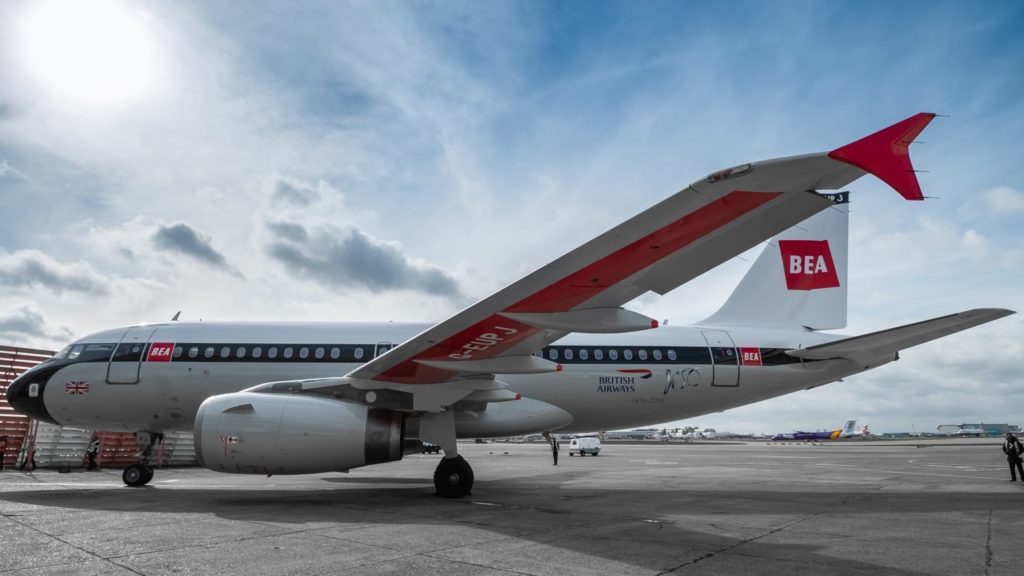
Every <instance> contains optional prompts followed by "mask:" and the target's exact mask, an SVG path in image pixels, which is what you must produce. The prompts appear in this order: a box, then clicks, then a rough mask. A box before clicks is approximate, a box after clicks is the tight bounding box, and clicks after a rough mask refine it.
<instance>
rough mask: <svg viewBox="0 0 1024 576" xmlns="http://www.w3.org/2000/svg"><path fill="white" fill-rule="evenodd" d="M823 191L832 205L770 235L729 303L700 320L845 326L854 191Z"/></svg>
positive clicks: (821, 327)
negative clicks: (836, 192)
mask: <svg viewBox="0 0 1024 576" xmlns="http://www.w3.org/2000/svg"><path fill="white" fill-rule="evenodd" d="M823 196H827V197H829V198H830V199H831V200H832V202H833V205H832V207H831V208H829V209H827V210H823V211H822V212H819V213H818V214H815V215H814V216H811V217H810V218H808V219H807V220H804V221H803V222H801V223H800V224H797V225H796V226H794V227H792V228H790V229H788V230H786V231H785V232H782V233H781V234H779V235H778V236H776V237H775V238H773V239H772V240H770V241H769V242H768V245H767V246H765V249H764V251H763V252H761V255H760V256H759V257H758V258H757V260H756V261H755V262H754V265H753V266H751V267H750V270H749V271H748V272H747V275H746V276H744V277H743V280H741V281H740V283H739V285H738V286H737V287H736V289H735V290H734V291H733V293H732V295H731V296H729V299H728V300H726V302H725V304H724V305H723V306H722V307H721V308H720V309H719V310H718V312H715V313H714V315H712V316H711V317H710V318H708V319H707V320H705V321H704V322H702V323H701V324H714V325H726V326H728V325H737V324H743V325H752V324H754V325H762V326H774V327H782V328H797V327H805V328H807V329H810V330H828V329H833V328H843V327H845V326H846V262H847V244H848V236H849V214H850V210H849V208H850V204H849V202H850V200H849V199H850V196H849V193H847V192H840V193H838V194H823Z"/></svg>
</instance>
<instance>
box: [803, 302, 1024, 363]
mask: <svg viewBox="0 0 1024 576" xmlns="http://www.w3.org/2000/svg"><path fill="white" fill-rule="evenodd" d="M1010 314H1014V311H1013V310H1005V309H1002V308H977V309H975V310H968V311H966V312H960V313H958V314H950V315H948V316H940V317H939V318H932V319H931V320H925V321H923V322H916V323H914V324H907V325H906V326H899V327H897V328H890V329H888V330H882V331H880V332H872V333H871V334H864V335H863V336H854V337H853V338H844V339H843V340H837V341H835V342H829V343H828V344H819V345H817V346H810V347H808V348H800V349H797V350H787V351H786V354H789V355H790V356H795V357H797V358H803V359H806V360H828V359H830V358H849V359H850V360H855V361H862V360H863V361H867V360H871V359H874V358H879V357H883V356H886V355H889V354H895V353H896V352H899V351H900V350H904V349H906V348H910V347H912V346H917V345H918V344H924V343H925V342H929V341H931V340H935V339H936V338H942V337H943V336H948V335H950V334H955V333H956V332H959V331H961V330H966V329H968V328H973V327H975V326H979V325H981V324H985V323H986V322H991V321H993V320H998V319H999V318H1002V317H1004V316H1009V315H1010Z"/></svg>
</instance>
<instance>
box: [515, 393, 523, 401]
mask: <svg viewBox="0 0 1024 576" xmlns="http://www.w3.org/2000/svg"><path fill="white" fill-rule="evenodd" d="M522 399H523V395H522V394H520V393H519V392H516V400H522Z"/></svg>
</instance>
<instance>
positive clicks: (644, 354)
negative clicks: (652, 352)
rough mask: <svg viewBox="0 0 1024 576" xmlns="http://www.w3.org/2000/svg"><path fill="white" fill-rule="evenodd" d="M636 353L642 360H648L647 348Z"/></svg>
mask: <svg viewBox="0 0 1024 576" xmlns="http://www.w3.org/2000/svg"><path fill="white" fill-rule="evenodd" d="M636 355H637V357H638V358H640V359H641V360H647V350H643V349H641V350H640V351H639V352H637V353H636Z"/></svg>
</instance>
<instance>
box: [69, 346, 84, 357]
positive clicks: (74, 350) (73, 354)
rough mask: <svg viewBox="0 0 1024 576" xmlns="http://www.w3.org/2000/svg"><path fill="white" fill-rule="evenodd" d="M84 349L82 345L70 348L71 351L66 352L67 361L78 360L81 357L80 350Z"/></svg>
mask: <svg viewBox="0 0 1024 576" xmlns="http://www.w3.org/2000/svg"><path fill="white" fill-rule="evenodd" d="M84 349H85V346H83V345H82V344H79V345H77V346H72V347H71V351H70V352H68V360H74V359H76V358H78V357H79V356H81V355H82V350H84Z"/></svg>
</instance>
